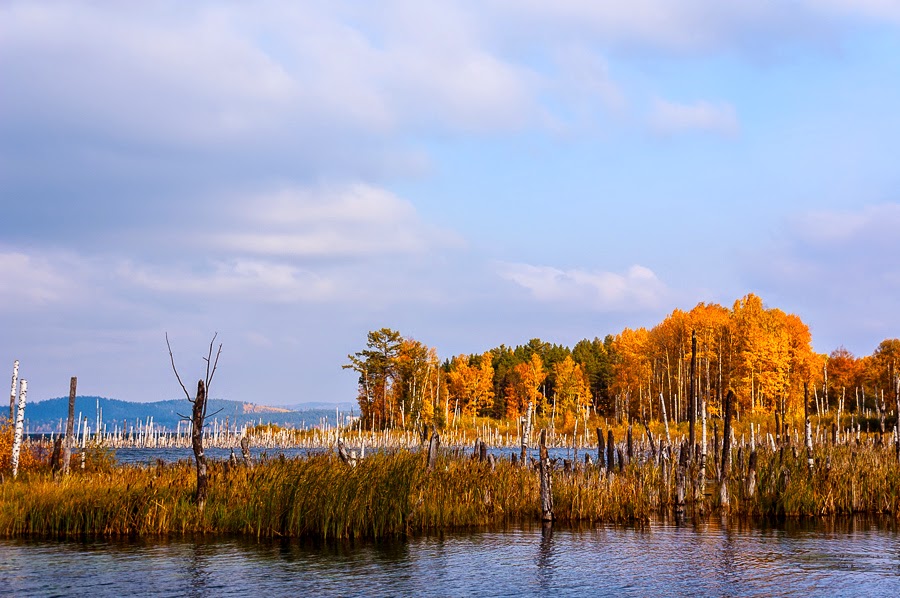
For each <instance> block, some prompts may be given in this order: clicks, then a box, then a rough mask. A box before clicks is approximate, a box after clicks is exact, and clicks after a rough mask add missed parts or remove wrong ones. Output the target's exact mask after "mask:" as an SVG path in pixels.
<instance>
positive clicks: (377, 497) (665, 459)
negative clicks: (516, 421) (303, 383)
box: [0, 443, 900, 538]
mask: <svg viewBox="0 0 900 598" xmlns="http://www.w3.org/2000/svg"><path fill="white" fill-rule="evenodd" d="M743 448H744V447H741V448H739V449H736V450H735V451H734V453H733V454H732V459H733V465H732V469H731V472H732V473H731V475H730V476H729V477H728V479H727V480H726V482H725V483H726V484H727V485H728V489H729V495H730V496H731V502H730V505H729V506H728V507H727V509H726V508H724V507H722V506H721V505H720V504H719V493H718V491H717V489H718V483H717V482H716V475H715V470H714V467H713V464H712V462H711V460H710V462H708V463H707V469H706V472H705V473H706V480H707V482H706V484H705V489H704V488H703V487H701V485H700V479H701V478H700V477H699V476H698V474H699V469H698V468H696V467H694V468H689V470H688V472H687V475H686V479H687V492H686V497H687V498H686V502H687V505H686V511H687V513H688V514H689V515H694V516H699V515H704V514H712V513H717V512H725V511H727V512H728V513H731V514H734V515H746V516H752V517H774V518H807V517H820V516H830V515H849V514H854V513H867V514H888V515H891V516H894V517H898V516H900V465H898V462H897V457H896V453H895V452H894V447H892V446H890V445H885V446H875V445H865V444H860V445H855V444H852V443H851V444H848V445H821V446H819V447H817V448H816V449H815V454H814V466H813V468H812V470H810V469H809V467H808V461H807V457H806V453H805V450H795V448H794V447H790V446H784V447H778V448H776V450H772V449H771V447H770V446H768V445H765V446H761V447H759V448H757V450H756V453H757V455H756V457H757V458H756V469H755V471H753V470H751V469H750V467H749V465H750V463H749V461H750V457H749V453H750V451H749V450H743ZM455 453H456V451H452V450H445V451H443V452H442V453H441V455H440V456H439V458H438V460H437V463H436V466H435V467H434V468H433V469H432V470H429V469H428V468H427V467H426V463H425V455H424V454H422V453H421V452H418V451H407V450H402V451H394V452H381V453H374V454H371V455H369V456H367V457H366V458H365V459H362V460H360V461H359V463H358V465H357V466H355V467H351V466H349V465H346V464H344V463H342V462H341V461H340V460H339V459H338V458H337V457H336V456H334V455H331V454H320V455H313V456H308V457H303V458H293V459H286V458H283V457H280V458H275V459H271V460H268V461H265V462H263V463H260V464H258V465H256V466H255V467H253V468H249V467H244V466H234V465H231V464H229V463H225V462H216V463H213V464H212V466H211V468H210V484H209V496H208V499H207V502H206V505H205V507H204V508H203V509H199V508H198V507H197V506H196V505H195V504H194V501H193V494H194V470H193V464H192V463H190V462H188V461H182V462H179V463H175V464H163V463H162V462H159V463H158V464H157V465H155V466H140V467H139V466H110V465H109V463H105V462H104V461H103V455H102V454H101V455H99V456H98V457H96V462H94V463H92V464H91V466H89V467H88V468H86V469H85V470H84V471H80V470H76V471H75V472H73V473H72V474H70V475H68V476H60V475H59V474H58V473H57V474H54V473H51V472H49V471H40V470H33V471H27V472H25V473H23V474H20V476H19V478H18V479H16V480H10V479H7V480H5V481H4V483H2V484H0V535H3V536H24V535H38V536H44V537H82V536H90V537H93V536H104V537H119V536H126V537H137V536H171V535H197V534H201V535H204V534H229V535H233V534H236V535H244V536H252V537H265V538H274V537H285V536H287V537H301V536H313V537H320V538H358V537H374V538H377V537H385V536H395V535H403V534H413V533H427V532H431V531H437V530H448V529H458V528H466V527H473V526H479V527H480V526H492V525H502V524H508V523H512V522H521V521H538V520H540V516H541V509H540V498H539V482H538V474H537V472H536V471H534V469H533V467H531V466H528V467H523V466H522V465H521V464H514V463H512V462H511V461H509V460H506V459H499V460H496V461H495V462H494V463H491V462H489V461H482V460H479V459H473V458H470V457H468V456H466V457H457V456H455ZM676 472H677V459H673V458H670V457H669V456H668V454H667V452H665V453H663V454H662V455H659V454H658V455H657V456H656V457H655V458H654V457H653V456H652V455H645V456H642V457H640V458H635V459H633V460H632V461H631V462H630V463H628V464H627V465H625V466H624V467H622V468H619V467H618V466H617V467H616V468H615V469H614V470H613V471H609V470H606V469H605V468H601V467H598V466H595V465H584V464H575V465H574V466H571V467H568V468H567V470H565V471H564V470H563V468H562V467H561V463H557V465H556V467H555V470H554V472H553V501H554V516H555V520H556V521H557V522H560V523H566V524H574V523H579V522H620V523H621V522H644V521H648V520H649V519H651V518H653V517H659V516H663V517H665V516H669V515H671V513H673V509H674V507H675V500H676V499H675V495H676V493H675V490H674V484H675V481H674V480H675V479H676ZM751 478H752V480H753V481H754V482H755V483H753V484H751V483H750V482H751ZM751 487H752V488H751ZM704 490H705V491H704Z"/></svg>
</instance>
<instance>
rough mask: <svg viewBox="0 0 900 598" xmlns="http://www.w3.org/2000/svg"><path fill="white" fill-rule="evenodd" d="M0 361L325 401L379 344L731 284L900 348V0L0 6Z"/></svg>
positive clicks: (442, 337) (599, 326) (542, 325)
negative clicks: (371, 338)
mask: <svg viewBox="0 0 900 598" xmlns="http://www.w3.org/2000/svg"><path fill="white" fill-rule="evenodd" d="M0 83H2V84H0V207H2V217H0V272H2V275H3V278H4V284H3V285H0V330H2V331H3V340H2V343H0V364H2V363H7V362H8V363H9V365H10V367H11V364H12V361H13V360H14V359H19V360H20V361H21V362H22V365H21V375H22V376H23V377H26V378H28V379H29V390H30V395H31V397H32V398H33V399H42V398H48V397H53V396H60V395H63V394H65V393H66V392H67V389H68V378H69V376H71V375H77V376H78V377H79V390H80V392H81V393H84V394H98V395H103V396H109V397H115V398H121V399H127V400H140V401H146V400H161V399H169V398H175V397H178V396H179V391H180V388H179V387H178V386H177V382H176V381H175V380H174V377H173V376H172V374H171V371H170V366H169V363H168V354H167V352H166V348H165V338H164V334H165V333H166V332H168V333H169V336H170V338H171V339H172V342H173V348H174V350H175V353H176V358H177V359H178V361H179V364H180V368H181V370H182V373H183V374H184V376H185V377H186V378H195V377H199V375H200V374H201V372H202V370H203V362H202V360H201V356H202V355H203V354H204V352H205V348H206V345H207V343H208V341H209V338H210V337H211V335H212V333H213V332H215V331H217V332H218V333H219V340H220V341H221V342H222V343H223V344H224V350H223V356H222V361H221V364H220V371H219V374H218V376H217V379H216V382H215V385H214V388H213V394H214V395H216V396H220V397H222V398H229V399H235V400H244V401H253V402H259V403H268V404H287V403H296V402H301V401H346V400H352V399H353V398H354V396H355V383H356V381H355V379H354V377H353V375H352V374H350V373H348V372H346V371H343V370H341V368H340V366H341V364H342V363H345V360H346V355H347V354H348V353H352V352H355V351H357V350H360V349H361V348H362V347H363V344H364V342H365V336H366V332H367V331H369V330H372V329H377V328H381V327H384V326H387V327H391V328H395V329H398V330H400V331H401V332H402V333H404V334H405V335H408V336H412V337H414V338H416V339H418V340H421V341H422V342H424V343H426V344H428V345H431V346H435V347H437V349H438V351H439V354H440V355H441V356H443V357H450V356H452V355H454V354H458V353H472V352H480V351H482V350H485V349H487V348H490V347H493V346H496V345H499V344H501V343H505V344H508V345H515V344H519V343H524V342H526V341H527V340H528V339H530V338H533V337H540V338H542V339H544V340H547V341H551V342H557V343H564V344H568V345H572V344H573V343H575V342H576V341H577V340H579V339H580V338H585V337H587V338H593V337H594V336H601V337H602V336H605V335H606V334H610V333H612V334H615V333H617V332H619V331H621V330H622V328H624V327H625V326H629V327H637V326H652V325H654V324H655V323H657V322H658V321H659V320H660V319H661V318H662V317H664V316H665V314H667V313H669V312H670V311H671V310H672V309H675V308H681V309H690V308H691V307H692V306H693V305H695V304H696V303H697V302H700V301H705V302H717V303H722V304H724V305H728V306H730V305H731V303H732V302H733V301H734V300H735V299H737V298H739V297H742V296H743V295H745V294H747V293H750V292H753V293H757V294H759V295H760V296H762V297H763V299H764V301H765V302H766V303H767V304H768V305H769V306H772V307H780V308H782V309H784V310H786V311H791V312H795V313H797V314H798V315H800V316H801V317H802V318H803V319H804V321H806V322H807V323H808V324H809V325H810V327H811V330H812V333H813V343H814V346H815V348H816V349H817V350H819V351H822V352H828V351H831V350H832V349H834V348H836V347H838V346H839V345H844V346H846V347H847V348H849V349H850V350H851V351H853V352H854V353H856V354H859V355H863V354H869V353H871V352H872V351H873V350H874V348H875V347H876V346H877V344H878V342H880V341H881V340H882V339H884V338H894V337H898V336H900V310H898V303H897V297H900V266H898V263H897V256H898V255H900V235H898V234H897V233H898V229H900V191H898V190H900V169H898V168H897V156H898V155H900V141H898V139H900V110H898V108H897V107H898V106H900V4H898V3H897V2H888V1H879V0H868V1H861V2H860V1H856V2H850V1H845V0H825V1H815V2H814V1H812V0H806V1H793V2H776V1H766V0H762V1H754V2H750V1H736V2H729V3H721V2H713V1H708V0H684V1H670V0H637V1H635V2H629V3H621V2H588V1H579V0H558V1H556V2H552V3H547V2H537V1H532V0H517V1H515V2H514V1H512V0H485V1H481V2H467V1H458V2H451V1H442V0H435V1H434V2H427V3H426V2H407V1H400V0H398V1H388V2H379V3H369V2H339V1H338V2H331V1H330V2H312V1H311V2H296V3H295V2H261V3H256V4H254V5H253V6H249V5H245V4H243V3H236V2H235V3H230V2H224V3H221V2H217V3H212V2H195V3H191V4H189V5H184V4H183V3H174V2H145V3H140V5H133V4H128V5H122V4H120V3H113V2H90V3H88V2H85V3H81V2H77V1H73V2H66V3H57V2H41V1H34V0H30V1H28V2H2V3H0Z"/></svg>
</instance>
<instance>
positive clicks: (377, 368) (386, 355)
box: [343, 328, 403, 430]
mask: <svg viewBox="0 0 900 598" xmlns="http://www.w3.org/2000/svg"><path fill="white" fill-rule="evenodd" d="M402 340H403V339H402V337H401V336H400V333H399V332H397V331H396V330H391V329H390V328H382V329H381V330H375V331H372V332H369V334H368V336H367V339H366V347H367V348H366V349H364V350H362V351H359V352H357V353H354V354H353V355H348V356H347V359H349V360H350V363H348V364H346V365H344V366H343V368H344V369H350V370H353V371H355V372H357V373H359V396H358V401H359V410H360V417H361V418H362V420H363V422H364V423H365V425H366V426H367V427H369V428H371V429H378V430H381V429H384V428H386V427H388V426H389V425H390V424H391V423H393V422H392V419H393V418H392V415H393V413H394V410H395V409H394V407H395V405H394V401H393V399H394V395H393V392H392V388H391V387H392V385H393V383H394V381H395V379H396V377H397V361H396V360H397V355H398V354H399V351H400V346H401V345H402ZM398 413H399V410H398Z"/></svg>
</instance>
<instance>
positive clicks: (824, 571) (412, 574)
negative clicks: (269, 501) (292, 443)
mask: <svg viewBox="0 0 900 598" xmlns="http://www.w3.org/2000/svg"><path fill="white" fill-rule="evenodd" d="M0 554H2V555H3V558H2V559H0V588H2V590H0V593H7V592H9V593H11V594H13V595H43V596H72V595H92V596H121V595H126V594H131V593H139V594H141V595H155V596H183V595H191V596H244V597H246V596H248V595H256V596H282V595H291V596H301V595H342V596H396V595H405V596H410V595H422V596H537V595H548V594H554V595H562V596H570V595H587V594H590V595H616V596H648V595H666V596H669V595H703V596H707V595H742V596H748V595H749V596H752V595H756V596H773V595H775V596H777V595H802V596H850V595H854V596H859V595H881V596H897V595H900V535H898V532H897V530H896V529H895V528H893V527H892V526H890V525H885V524H884V523H874V522H872V521H870V520H855V521H854V520H840V521H837V522H833V521H832V522H828V521H826V522H816V523H813V524H806V525H800V524H792V525H786V526H785V525H781V526H759V525H749V524H741V523H730V524H724V523H723V522H721V521H720V520H718V519H715V520H713V521H710V522H706V523H700V524H697V525H690V524H689V525H686V526H675V525H671V524H662V523H652V524H650V525H648V526H645V527H642V528H630V527H615V526H598V527H591V528H586V529H571V528H555V529H553V528H542V527H517V528H511V529H504V530H493V531H479V532H469V533H456V534H444V535H440V536H428V537H416V538H410V539H401V540H391V541H382V542H327V543H323V542H311V541H297V540H293V541H282V542H278V541H275V542H271V541H261V542H255V541H251V540H247V539H234V538H230V539H213V540H210V539H202V540H175V541H164V540H156V541H131V542H127V541H82V542H73V541H35V540H0Z"/></svg>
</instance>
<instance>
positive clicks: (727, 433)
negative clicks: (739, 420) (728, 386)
mask: <svg viewBox="0 0 900 598" xmlns="http://www.w3.org/2000/svg"><path fill="white" fill-rule="evenodd" d="M733 412H734V391H732V390H729V391H728V392H727V393H726V394H725V422H724V425H723V430H722V476H721V477H722V479H721V483H720V485H719V499H720V502H721V503H722V506H723V507H726V508H727V507H728V504H729V502H728V474H729V469H730V466H731V418H732V415H733Z"/></svg>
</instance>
